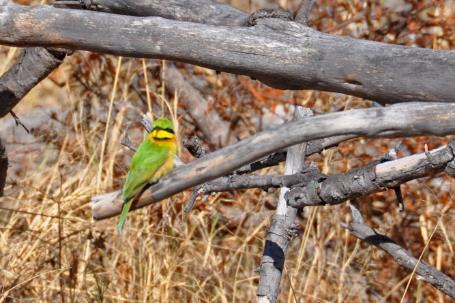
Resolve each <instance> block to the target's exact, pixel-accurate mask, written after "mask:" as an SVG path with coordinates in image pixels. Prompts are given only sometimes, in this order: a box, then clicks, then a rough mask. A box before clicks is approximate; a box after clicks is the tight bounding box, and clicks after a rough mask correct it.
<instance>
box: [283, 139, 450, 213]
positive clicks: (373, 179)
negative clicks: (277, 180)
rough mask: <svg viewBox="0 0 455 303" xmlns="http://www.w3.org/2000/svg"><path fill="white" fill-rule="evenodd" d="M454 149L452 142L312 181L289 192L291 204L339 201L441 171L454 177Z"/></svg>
mask: <svg viewBox="0 0 455 303" xmlns="http://www.w3.org/2000/svg"><path fill="white" fill-rule="evenodd" d="M454 151H455V142H454V141H452V142H451V143H450V144H449V145H447V146H444V147H441V148H438V149H435V150H432V151H431V152H428V153H421V154H416V155H412V156H408V157H404V158H401V159H397V160H394V161H387V162H384V163H371V164H370V165H368V166H366V167H360V168H356V169H352V170H350V171H348V172H346V173H341V174H336V175H332V176H329V177H327V179H325V180H320V181H318V180H313V181H312V182H310V183H308V184H306V185H304V186H302V187H293V188H292V189H291V190H290V191H289V193H288V197H287V198H288V203H289V205H291V206H293V207H305V206H314V205H325V204H339V203H342V202H344V201H346V200H348V199H353V198H356V197H360V196H364V195H368V194H371V193H373V192H378V191H381V190H383V189H385V188H394V187H396V186H398V185H400V184H403V183H405V182H407V181H409V180H414V179H417V178H421V177H425V176H431V175H432V174H434V173H438V172H442V171H446V172H447V173H448V174H450V175H452V176H453V167H455V163H454V158H455V154H454Z"/></svg>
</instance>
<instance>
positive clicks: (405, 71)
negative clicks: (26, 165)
mask: <svg viewBox="0 0 455 303" xmlns="http://www.w3.org/2000/svg"><path fill="white" fill-rule="evenodd" d="M0 24H1V25H2V26H1V27H0V43H2V44H6V45H15V46H57V47H65V48H70V49H84V50H89V51H95V52H102V53H110V54H116V55H123V56H131V57H150V58H162V59H170V60H176V61H182V62H187V63H192V64H197V65H201V66H205V67H209V68H212V69H216V70H220V71H226V72H231V73H236V74H244V75H249V76H251V77H254V78H256V79H259V80H260V81H262V82H264V83H266V84H268V85H271V86H273V87H277V88H286V89H302V88H311V89H319V90H327V91H336V92H341V93H346V94H350V95H354V96H359V97H364V98H368V99H372V100H375V101H379V102H383V103H393V102H400V101H402V102H408V101H432V102H438V101H440V102H452V101H453V100H454V99H453V96H454V95H455V87H453V86H450V85H447V83H450V81H452V80H453V79H454V78H455V52H454V51H442V50H440V51H435V50H429V49H421V48H412V47H403V46H397V45H389V44H384V43H379V42H372V41H364V40H357V39H352V38H349V37H341V36H334V35H328V34H323V33H320V32H317V31H315V30H312V29H310V28H308V27H306V26H303V25H301V24H299V23H296V22H292V21H283V20H281V19H278V18H263V19H258V20H257V25H255V26H253V27H224V26H212V25H204V24H197V23H190V22H181V21H174V20H168V19H163V18H158V17H132V16H123V15H113V14H103V13H98V12H92V11H79V10H70V9H57V8H53V7H48V6H38V7H33V8H30V7H23V6H19V5H4V6H1V7H0ZM410 75H411V76H410ZM385 79H386V80H385Z"/></svg>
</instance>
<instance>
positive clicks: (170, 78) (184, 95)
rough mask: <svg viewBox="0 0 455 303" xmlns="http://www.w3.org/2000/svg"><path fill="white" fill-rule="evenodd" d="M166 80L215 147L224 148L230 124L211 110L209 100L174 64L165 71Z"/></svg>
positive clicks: (169, 87)
mask: <svg viewBox="0 0 455 303" xmlns="http://www.w3.org/2000/svg"><path fill="white" fill-rule="evenodd" d="M164 80H165V81H166V84H167V86H166V87H167V88H168V90H170V91H171V92H172V93H177V95H178V96H179V99H180V103H181V104H182V105H183V106H184V107H185V110H186V111H187V112H188V114H189V115H190V116H191V118H192V119H193V120H194V122H195V123H196V125H197V126H198V128H199V129H200V130H201V131H202V133H203V134H204V137H205V138H206V139H207V141H208V142H209V143H210V144H211V145H213V146H223V145H224V144H225V142H226V139H227V137H228V134H229V124H228V123H226V122H225V121H223V120H222V119H221V117H220V116H219V115H218V113H217V112H216V111H215V110H210V108H209V104H208V102H207V100H205V99H204V97H203V96H202V95H201V93H200V92H199V91H198V90H196V89H195V88H194V87H193V86H192V85H191V84H190V83H189V82H188V81H186V80H185V78H184V76H183V75H182V73H181V72H180V71H179V70H178V69H177V68H176V67H175V66H174V65H172V64H170V65H167V66H166V68H165V69H164Z"/></svg>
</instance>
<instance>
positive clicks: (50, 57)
mask: <svg viewBox="0 0 455 303" xmlns="http://www.w3.org/2000/svg"><path fill="white" fill-rule="evenodd" d="M65 55H66V53H64V52H59V51H51V50H48V49H45V48H41V47H39V48H31V49H24V50H23V51H22V53H21V55H20V57H19V58H18V59H17V62H16V63H15V64H14V65H13V66H12V67H11V68H10V69H9V70H8V71H7V72H6V73H5V74H3V75H2V76H1V77H0V118H1V117H4V116H5V115H7V114H8V113H9V112H10V111H11V110H12V109H13V107H14V106H16V104H17V103H19V101H20V100H21V99H22V98H23V97H24V96H25V95H26V94H27V93H28V92H29V91H30V90H31V89H32V88H33V87H35V85H37V84H38V83H39V82H40V81H41V80H43V79H44V78H46V77H47V76H48V75H49V74H50V73H51V72H52V71H53V70H54V69H55V68H57V67H58V66H59V65H60V64H61V63H62V60H63V58H65Z"/></svg>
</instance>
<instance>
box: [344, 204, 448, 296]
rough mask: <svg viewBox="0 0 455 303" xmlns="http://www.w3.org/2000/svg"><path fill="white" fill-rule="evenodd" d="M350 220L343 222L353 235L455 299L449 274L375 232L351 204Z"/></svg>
mask: <svg viewBox="0 0 455 303" xmlns="http://www.w3.org/2000/svg"><path fill="white" fill-rule="evenodd" d="M351 212H352V219H353V220H352V222H351V223H349V224H343V225H342V226H343V227H344V228H346V229H348V230H349V231H350V232H351V233H352V234H353V235H354V236H356V237H357V238H359V239H360V240H363V241H365V242H368V243H369V244H371V245H374V246H376V247H378V248H380V249H382V250H383V251H385V252H386V253H388V254H389V255H390V256H392V258H393V259H394V260H395V261H396V262H397V263H398V264H400V265H401V266H403V267H404V268H407V269H409V270H414V269H415V272H416V273H417V274H418V275H419V276H420V277H421V278H422V279H423V280H424V281H426V282H428V283H430V284H431V285H433V286H434V287H435V288H437V289H439V290H440V291H442V292H443V293H445V294H446V295H448V296H449V297H451V298H452V299H455V281H454V280H452V279H451V278H450V277H449V276H447V275H445V274H444V273H442V272H440V271H439V270H437V269H436V268H435V267H434V266H432V265H430V264H428V263H426V262H425V261H421V260H418V259H416V258H415V257H413V256H412V255H411V253H410V252H408V251H407V250H405V249H404V248H403V247H401V246H399V245H398V244H397V243H395V242H394V241H393V240H392V239H390V238H389V237H387V236H385V235H381V234H379V233H377V232H376V231H375V230H374V229H372V228H371V227H370V226H368V225H367V224H365V223H364V222H363V218H362V214H361V213H360V211H359V210H358V209H357V208H356V207H355V206H353V205H351Z"/></svg>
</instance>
